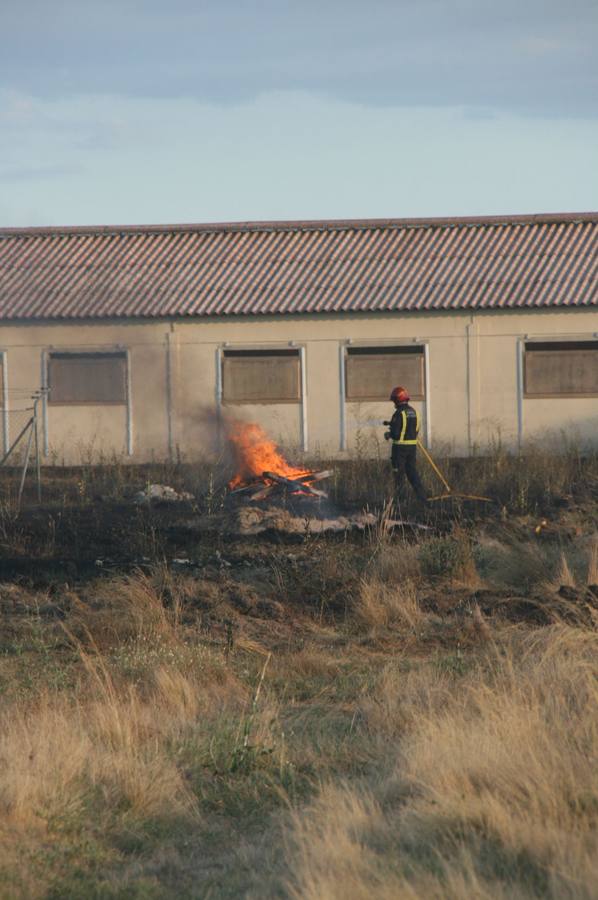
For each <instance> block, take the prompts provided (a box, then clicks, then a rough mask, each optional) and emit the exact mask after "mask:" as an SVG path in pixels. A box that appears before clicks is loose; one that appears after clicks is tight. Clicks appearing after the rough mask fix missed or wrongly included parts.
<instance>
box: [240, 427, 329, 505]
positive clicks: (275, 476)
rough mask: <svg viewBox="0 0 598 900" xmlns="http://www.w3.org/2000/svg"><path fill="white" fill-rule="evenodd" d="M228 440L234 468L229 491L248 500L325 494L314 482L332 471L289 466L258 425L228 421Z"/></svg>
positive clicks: (322, 479) (314, 497)
mask: <svg viewBox="0 0 598 900" xmlns="http://www.w3.org/2000/svg"><path fill="white" fill-rule="evenodd" d="M228 439H229V443H230V446H231V448H232V451H233V455H234V459H235V463H236V470H237V472H236V474H235V476H234V478H232V480H231V481H230V482H229V485H228V486H229V489H230V491H231V493H232V494H239V495H243V496H244V497H245V498H246V499H248V500H249V501H250V502H252V503H253V502H256V501H259V500H265V499H266V498H268V499H270V500H274V499H276V498H277V497H281V496H283V495H285V494H291V495H292V496H293V497H310V498H312V499H316V498H317V499H319V500H322V499H326V498H327V497H328V494H327V493H326V491H323V490H321V489H320V488H316V487H314V484H316V483H318V482H321V481H324V480H325V479H326V478H330V476H331V475H332V471H331V470H330V469H327V470H326V471H323V472H314V471H311V470H309V469H299V468H296V467H294V466H290V465H289V464H288V463H287V461H286V460H285V458H284V456H283V455H282V454H281V452H280V450H279V449H278V447H277V446H276V444H275V443H274V441H272V440H270V438H269V437H268V436H267V435H266V433H265V432H264V430H263V429H262V428H261V427H260V426H259V425H257V424H255V423H246V422H238V421H235V422H230V423H229V428H228Z"/></svg>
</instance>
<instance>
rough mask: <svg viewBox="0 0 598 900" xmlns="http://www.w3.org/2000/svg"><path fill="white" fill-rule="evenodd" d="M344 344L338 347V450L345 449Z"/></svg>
mask: <svg viewBox="0 0 598 900" xmlns="http://www.w3.org/2000/svg"><path fill="white" fill-rule="evenodd" d="M345 353H346V350H345V345H344V344H340V345H339V348H338V377H339V385H340V392H339V393H340V442H339V443H340V447H339V449H340V450H346V449H347V408H346V403H347V400H346V393H347V389H346V384H345Z"/></svg>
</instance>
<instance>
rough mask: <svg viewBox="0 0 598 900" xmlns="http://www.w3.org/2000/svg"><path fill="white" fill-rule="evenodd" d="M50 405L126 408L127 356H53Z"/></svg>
mask: <svg viewBox="0 0 598 900" xmlns="http://www.w3.org/2000/svg"><path fill="white" fill-rule="evenodd" d="M48 388H49V391H48V401H49V402H50V403H62V404H68V403H72V404H96V403H97V404H125V403H126V402H127V356H126V353H122V352H121V353H51V354H50V356H49V359H48Z"/></svg>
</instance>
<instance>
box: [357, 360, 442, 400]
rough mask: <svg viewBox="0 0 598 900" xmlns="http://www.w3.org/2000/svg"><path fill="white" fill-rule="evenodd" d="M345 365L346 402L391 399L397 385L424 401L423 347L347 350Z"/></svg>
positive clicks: (415, 398)
mask: <svg viewBox="0 0 598 900" xmlns="http://www.w3.org/2000/svg"><path fill="white" fill-rule="evenodd" d="M345 365H346V369H345V371H346V399H347V400H353V401H363V400H388V398H389V396H390V392H391V390H392V389H393V387H395V386H396V385H398V384H401V385H403V387H406V388H407V390H408V391H409V393H410V394H411V397H412V399H413V400H423V399H424V393H425V389H424V350H423V347H348V348H347V356H346V359H345Z"/></svg>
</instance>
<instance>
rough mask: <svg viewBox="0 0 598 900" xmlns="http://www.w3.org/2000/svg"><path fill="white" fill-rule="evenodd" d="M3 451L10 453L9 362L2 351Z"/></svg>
mask: <svg viewBox="0 0 598 900" xmlns="http://www.w3.org/2000/svg"><path fill="white" fill-rule="evenodd" d="M1 355H2V452H3V453H8V448H9V446H10V444H9V441H10V433H9V432H10V429H9V424H8V363H7V360H6V353H2V354H1Z"/></svg>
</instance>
